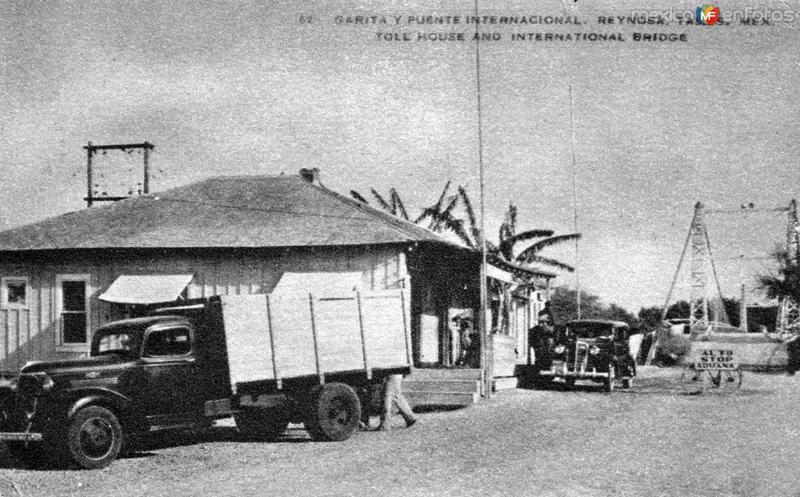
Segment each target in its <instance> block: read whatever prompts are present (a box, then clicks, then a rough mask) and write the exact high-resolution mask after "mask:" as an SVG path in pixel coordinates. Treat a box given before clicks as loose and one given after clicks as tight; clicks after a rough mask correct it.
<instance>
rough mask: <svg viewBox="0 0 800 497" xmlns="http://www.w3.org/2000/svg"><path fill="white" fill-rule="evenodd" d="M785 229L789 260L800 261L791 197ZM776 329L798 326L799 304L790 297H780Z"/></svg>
mask: <svg viewBox="0 0 800 497" xmlns="http://www.w3.org/2000/svg"><path fill="white" fill-rule="evenodd" d="M788 221H789V222H788V225H787V229H786V254H787V256H788V259H789V261H790V262H792V261H793V262H794V263H795V264H797V263H800V223H798V221H797V200H795V199H792V201H791V202H790V203H789V209H788ZM776 324H777V326H776V328H777V330H778V331H784V332H785V331H789V330H791V329H793V328H800V305H798V302H795V301H794V300H792V299H790V298H784V299H782V301H781V303H780V307H779V308H778V322H777V323H776Z"/></svg>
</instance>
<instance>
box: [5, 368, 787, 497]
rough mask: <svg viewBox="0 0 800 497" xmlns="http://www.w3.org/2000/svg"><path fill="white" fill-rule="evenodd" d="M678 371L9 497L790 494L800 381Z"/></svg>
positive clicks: (228, 443) (193, 455) (192, 449)
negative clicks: (728, 383)
mask: <svg viewBox="0 0 800 497" xmlns="http://www.w3.org/2000/svg"><path fill="white" fill-rule="evenodd" d="M679 376H680V370H678V369H662V370H650V371H647V372H645V373H644V374H642V376H640V378H638V382H637V384H636V385H635V387H634V388H633V389H632V390H625V391H623V390H617V391H615V392H614V393H613V394H610V395H608V394H604V393H602V392H600V391H599V389H598V387H597V386H594V385H592V384H587V385H583V386H581V385H579V386H578V387H577V388H576V389H575V390H574V391H568V390H565V389H563V388H559V387H555V388H552V389H549V390H544V391H542V390H536V391H533V390H511V391H504V392H500V393H498V394H496V395H495V396H494V398H493V399H491V400H490V401H483V402H481V403H479V404H477V405H475V406H473V407H470V408H468V409H462V410H456V411H444V412H433V413H423V414H421V416H420V422H419V423H418V424H417V425H416V426H414V427H413V428H411V429H404V428H402V427H401V425H402V421H401V420H400V418H399V417H398V418H397V419H396V420H395V422H396V423H397V425H396V426H397V429H396V430H393V431H392V432H389V433H378V432H373V433H359V434H358V435H357V436H355V437H354V438H352V439H350V440H348V441H347V442H343V443H316V442H311V441H310V440H309V439H308V437H307V436H306V434H305V432H304V431H303V430H301V429H299V427H297V428H295V429H292V430H290V431H289V433H288V434H287V436H286V437H284V438H283V439H281V440H280V441H279V442H277V443H251V442H243V441H240V440H239V439H238V436H237V434H236V431H235V428H233V426H232V424H231V423H222V424H220V425H219V426H217V427H215V428H214V429H212V430H209V431H207V432H203V433H199V434H197V433H195V434H182V435H180V436H176V437H170V438H166V437H162V438H160V439H157V440H154V441H153V442H151V443H150V445H149V446H148V447H147V448H145V449H144V450H143V451H140V452H138V453H136V454H134V455H133V456H131V457H127V458H125V459H121V460H119V461H116V462H115V463H114V464H113V465H112V466H111V467H109V468H106V469H104V470H100V471H74V470H59V471H54V470H48V471H31V470H23V469H18V468H15V467H14V465H13V463H12V462H11V461H10V460H9V458H8V457H7V456H6V455H5V454H2V455H0V467H2V468H3V469H0V495H2V496H3V497H5V496H13V495H23V496H66V495H70V496H72V495H74V496H108V497H116V496H125V497H134V496H153V495H169V496H176V497H177V496H229V495H230V496H240V495H244V496H249V495H253V496H255V495H275V496H283V495H292V496H305V495H309V496H311V495H314V496H321V495H325V496H327V495H331V496H333V495H379V496H391V495H403V496H418V495H437V496H451V495H452V496H460V495H476V496H477V495H480V496H495V495H497V496H501V495H502V496H506V495H537V496H615V495H616V496H715V497H720V496H748V497H749V496H767V495H769V496H800V466H798V461H797V455H798V454H800V421H798V420H800V416H798V415H799V414H800V395H799V394H800V376H798V377H791V378H790V377H786V376H779V375H767V374H756V373H745V378H744V383H743V385H742V388H741V389H740V390H739V391H738V392H737V393H735V394H723V393H721V392H717V391H710V392H707V393H705V394H702V395H685V394H684V393H683V392H682V390H681V387H680V382H679Z"/></svg>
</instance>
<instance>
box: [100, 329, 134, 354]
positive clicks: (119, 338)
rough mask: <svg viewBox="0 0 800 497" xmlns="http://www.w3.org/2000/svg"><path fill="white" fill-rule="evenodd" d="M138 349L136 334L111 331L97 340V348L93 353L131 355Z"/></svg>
mask: <svg viewBox="0 0 800 497" xmlns="http://www.w3.org/2000/svg"><path fill="white" fill-rule="evenodd" d="M137 349H138V346H137V341H136V336H135V335H134V334H131V333H126V332H120V333H109V334H107V335H103V336H102V337H101V338H100V339H99V340H98V341H97V348H96V349H95V350H93V351H92V355H106V354H122V355H131V354H134V353H135V352H136V351H137Z"/></svg>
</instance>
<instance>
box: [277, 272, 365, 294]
mask: <svg viewBox="0 0 800 497" xmlns="http://www.w3.org/2000/svg"><path fill="white" fill-rule="evenodd" d="M361 278H362V276H361V273H356V272H341V273H290V272H286V273H283V275H281V279H280V281H278V284H277V285H275V288H273V289H272V293H276V292H285V293H299V292H309V293H313V292H318V291H323V292H326V293H337V292H352V291H353V290H358V289H360V288H361Z"/></svg>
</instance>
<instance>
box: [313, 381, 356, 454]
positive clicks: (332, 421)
mask: <svg viewBox="0 0 800 497" xmlns="http://www.w3.org/2000/svg"><path fill="white" fill-rule="evenodd" d="M360 419H361V402H360V401H359V400H358V395H356V392H355V391H354V390H353V389H352V388H350V386H348V385H345V384H344V383H327V384H325V385H320V386H318V387H315V388H314V389H313V390H312V391H311V395H310V399H309V402H308V406H307V407H306V419H305V427H306V431H308V433H309V434H310V435H311V438H313V439H314V440H322V441H341V440H347V439H348V438H350V436H351V435H352V434H353V432H355V431H356V429H358V421H359V420H360Z"/></svg>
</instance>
